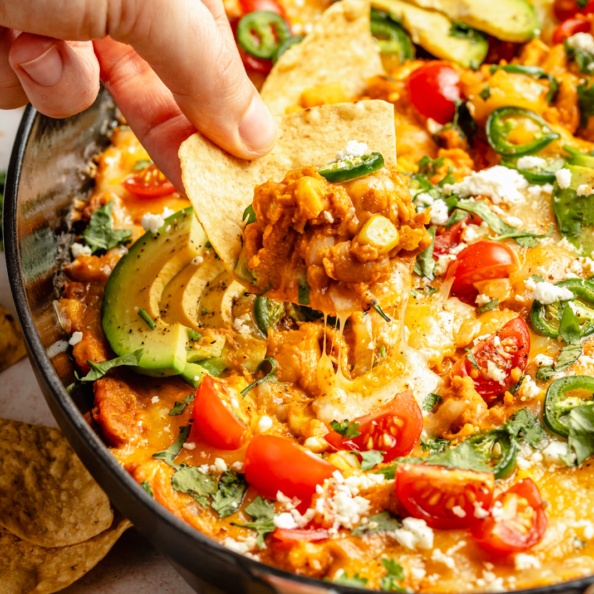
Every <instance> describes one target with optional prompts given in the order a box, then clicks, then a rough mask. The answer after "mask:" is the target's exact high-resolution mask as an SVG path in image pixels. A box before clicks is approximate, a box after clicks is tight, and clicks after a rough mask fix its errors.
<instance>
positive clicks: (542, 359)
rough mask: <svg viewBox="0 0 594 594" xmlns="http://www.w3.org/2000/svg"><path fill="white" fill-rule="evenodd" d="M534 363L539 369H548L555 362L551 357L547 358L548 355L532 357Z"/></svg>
mask: <svg viewBox="0 0 594 594" xmlns="http://www.w3.org/2000/svg"><path fill="white" fill-rule="evenodd" d="M534 362H535V363H536V364H537V365H538V366H539V367H550V366H551V365H552V364H553V363H554V362H555V359H553V357H549V356H548V355H543V354H540V355H536V357H534Z"/></svg>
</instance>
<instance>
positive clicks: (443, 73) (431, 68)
mask: <svg viewBox="0 0 594 594" xmlns="http://www.w3.org/2000/svg"><path fill="white" fill-rule="evenodd" d="M408 91H409V94H410V101H411V103H412V104H413V106H414V107H415V109H416V110H417V111H418V112H419V113H420V114H421V115H422V116H424V117H426V118H431V119H433V120H435V121H436V122H439V123H440V124H447V123H448V122H451V121H452V120H453V119H454V115H455V113H456V102H457V101H459V100H460V75H459V74H458V73H457V72H456V71H455V70H454V69H453V68H452V67H451V66H450V65H449V64H446V63H445V62H429V63H428V64H425V65H424V66H421V67H420V68H417V70H415V71H414V72H412V73H411V75H410V76H409V77H408Z"/></svg>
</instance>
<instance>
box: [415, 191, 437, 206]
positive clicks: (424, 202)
mask: <svg viewBox="0 0 594 594" xmlns="http://www.w3.org/2000/svg"><path fill="white" fill-rule="evenodd" d="M415 202H416V203H417V204H419V205H421V206H425V207H427V206H431V205H432V204H433V203H434V202H435V198H434V197H433V196H431V194H429V193H427V192H420V193H419V194H417V195H416V196H415Z"/></svg>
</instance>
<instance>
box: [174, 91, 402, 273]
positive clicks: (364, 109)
mask: <svg viewBox="0 0 594 594" xmlns="http://www.w3.org/2000/svg"><path fill="white" fill-rule="evenodd" d="M278 124H279V135H278V139H277V142H276V145H275V146H274V148H273V149H272V151H271V152H270V153H269V154H268V155H266V156H265V157H262V158H260V159H256V160H255V161H243V160H242V159H237V158H235V157H232V156H231V155H229V154H228V153H225V152H224V151H223V150H221V149H220V148H218V147H217V146H215V145H214V144H212V143H211V142H210V141H208V140H206V139H205V138H204V137H203V136H201V135H200V134H194V135H193V136H190V138H188V139H187V140H186V141H185V142H184V143H183V144H182V145H181V147H180V150H179V156H180V160H181V165H182V179H183V182H184V187H185V189H186V193H187V195H188V198H189V199H190V201H191V202H192V205H193V206H194V211H195V213H196V215H197V216H198V219H199V220H200V223H201V224H202V226H203V227H204V230H205V231H206V234H207V236H208V239H209V241H210V242H211V244H212V246H213V247H214V249H215V251H216V253H217V254H218V255H219V257H220V258H221V260H222V261H223V264H224V265H225V267H226V268H227V270H229V271H230V272H232V271H233V269H234V268H235V263H236V261H237V258H238V256H239V252H240V251H241V237H242V232H243V224H242V219H243V211H244V210H245V208H246V206H248V205H250V204H251V203H252V199H253V196H254V188H255V187H256V186H257V185H259V184H261V183H263V182H265V181H267V180H268V179H271V178H272V179H274V180H276V181H281V180H282V179H283V178H284V177H285V174H286V173H287V172H288V171H291V170H292V169H298V168H301V167H305V166H307V165H318V166H321V165H324V164H326V163H329V162H330V161H333V160H334V159H335V158H336V153H337V152H338V151H340V150H343V149H344V148H345V146H346V144H347V142H348V141H349V140H357V141H359V142H364V143H366V144H367V146H369V148H370V149H371V150H372V151H377V152H379V153H381V154H382V155H383V157H384V161H385V163H386V166H387V167H394V166H395V165H396V134H395V132H394V108H393V106H392V105H391V104H389V103H386V102H385V101H361V102H359V103H341V104H336V105H322V106H321V107H316V108H312V109H308V110H305V111H300V112H296V113H292V114H289V115H286V116H284V117H283V118H281V119H279V121H278Z"/></svg>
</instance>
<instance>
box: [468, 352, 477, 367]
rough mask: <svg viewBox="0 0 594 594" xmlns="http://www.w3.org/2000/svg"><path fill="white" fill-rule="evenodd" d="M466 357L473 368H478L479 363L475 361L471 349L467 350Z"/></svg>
mask: <svg viewBox="0 0 594 594" xmlns="http://www.w3.org/2000/svg"><path fill="white" fill-rule="evenodd" d="M466 358H467V359H468V360H469V361H470V364H471V365H472V366H473V367H474V368H475V369H478V368H479V365H478V363H477V361H476V357H475V356H474V353H473V352H472V350H470V349H469V350H468V351H467V353H466Z"/></svg>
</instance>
